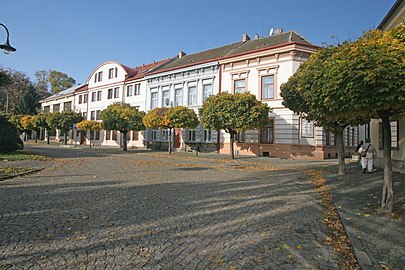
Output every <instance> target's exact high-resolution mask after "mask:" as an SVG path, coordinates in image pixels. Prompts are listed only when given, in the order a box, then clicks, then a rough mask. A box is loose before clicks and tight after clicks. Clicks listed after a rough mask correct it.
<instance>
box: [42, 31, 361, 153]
mask: <svg viewBox="0 0 405 270" xmlns="http://www.w3.org/2000/svg"><path fill="white" fill-rule="evenodd" d="M317 49H318V47H317V46H315V45H313V44H311V43H310V42H309V41H307V40H306V39H305V38H304V37H303V36H301V35H300V34H298V33H296V32H295V31H288V32H285V33H283V32H282V30H279V31H275V34H273V35H271V36H268V37H264V38H259V36H258V35H255V37H254V38H253V39H250V37H249V36H248V35H246V34H244V35H243V36H242V39H241V40H240V41H238V42H235V43H232V44H229V45H225V46H221V47H218V48H214V49H210V50H207V51H203V52H198V53H194V54H190V55H186V54H185V53H183V52H180V53H179V54H178V55H177V56H176V57H173V58H169V59H165V60H162V61H159V62H153V63H150V64H148V65H142V66H139V67H135V68H130V67H128V66H124V65H122V64H119V63H116V62H105V63H102V64H100V65H99V66H98V67H96V68H95V69H94V70H93V72H92V73H91V74H90V75H89V77H88V79H87V81H86V83H85V85H82V86H80V87H77V88H75V89H74V90H73V91H72V90H70V92H69V93H68V94H67V95H68V96H69V97H70V99H71V100H72V109H73V110H75V111H77V112H81V113H83V115H84V116H85V118H86V119H88V120H100V113H101V111H102V110H103V109H105V108H106V107H107V106H108V105H110V104H112V103H113V102H117V101H119V102H124V103H129V104H130V105H132V106H136V107H137V108H138V109H139V110H142V111H145V112H147V111H149V110H151V109H154V108H157V107H170V106H179V105H183V106H188V107H189V108H192V109H193V110H194V111H195V112H196V113H198V109H199V108H200V107H201V106H202V104H203V102H204V100H205V99H206V98H207V97H208V96H210V95H216V94H218V93H220V92H225V91H226V92H232V93H242V92H250V93H252V94H254V95H256V97H257V99H259V100H261V101H262V102H265V103H267V104H268V105H269V106H270V107H271V108H273V110H272V113H271V115H269V118H270V120H271V121H270V124H269V126H267V127H266V128H263V129H260V130H247V131H245V132H241V133H239V134H238V135H237V142H236V148H235V149H236V151H237V154H247V155H257V156H276V157H283V158H295V159H324V158H329V157H335V156H336V146H335V145H334V140H333V136H331V134H329V133H328V132H325V130H323V129H322V128H320V127H316V126H315V125H314V124H313V123H312V122H308V121H307V120H306V119H303V118H301V117H299V116H298V115H295V114H294V113H293V112H292V111H290V110H288V109H287V108H285V107H284V106H283V105H282V98H281V96H280V86H281V84H282V83H284V82H286V81H287V80H288V78H289V77H290V76H292V75H293V74H294V72H295V71H296V70H297V68H298V66H299V65H300V64H301V63H303V62H305V61H306V60H308V58H309V57H310V55H311V54H313V53H314V52H315V51H316V50H317ZM72 97H73V98H72ZM55 100H58V99H55V97H54V96H52V97H50V98H48V99H46V100H43V101H42V102H41V104H42V105H41V106H42V109H43V110H45V109H46V108H49V107H48V106H51V103H50V102H51V101H52V102H53V103H52V106H55V105H54V103H55ZM60 100H62V99H60ZM168 132H169V131H168V130H162V129H159V130H152V129H149V130H146V131H132V132H129V133H128V137H127V139H128V142H129V143H128V147H137V148H139V147H147V148H152V149H167V147H168V138H169V137H170V136H169V134H168ZM172 132H173V134H172V135H173V136H171V137H172V138H173V139H172V140H173V142H172V145H173V147H174V148H175V150H177V151H189V150H190V149H193V148H196V147H197V146H198V147H199V149H200V150H205V151H218V152H219V153H228V152H229V136H227V134H226V133H225V132H223V131H213V130H208V129H205V128H204V126H203V125H202V124H200V126H199V127H197V128H196V129H174V130H173V131H172ZM121 136H122V135H121V134H119V132H118V131H114V130H111V131H110V130H102V131H94V132H92V133H89V132H79V131H77V130H74V132H73V134H72V136H70V140H71V142H72V143H76V144H79V143H80V144H88V143H89V139H90V138H91V139H92V143H94V144H95V145H103V146H121V145H122V138H121ZM357 136H358V130H357V128H348V129H347V130H346V136H345V138H346V146H347V148H346V149H347V151H348V154H350V152H352V151H353V149H354V148H355V146H356V145H357V143H358V138H357Z"/></svg>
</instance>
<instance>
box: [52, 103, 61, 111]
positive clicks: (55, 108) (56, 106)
mask: <svg viewBox="0 0 405 270" xmlns="http://www.w3.org/2000/svg"><path fill="white" fill-rule="evenodd" d="M59 111H60V104H54V105H53V106H52V112H59Z"/></svg>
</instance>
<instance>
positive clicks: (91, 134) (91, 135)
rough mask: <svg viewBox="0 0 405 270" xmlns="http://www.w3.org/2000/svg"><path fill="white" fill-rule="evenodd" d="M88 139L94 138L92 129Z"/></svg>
mask: <svg viewBox="0 0 405 270" xmlns="http://www.w3.org/2000/svg"><path fill="white" fill-rule="evenodd" d="M90 140H94V131H91V130H90Z"/></svg>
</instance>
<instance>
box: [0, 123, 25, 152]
mask: <svg viewBox="0 0 405 270" xmlns="http://www.w3.org/2000/svg"><path fill="white" fill-rule="evenodd" d="M0 127H1V128H0V153H9V152H13V151H16V150H18V149H22V148H23V143H22V142H21V139H20V137H19V136H18V132H17V128H16V127H15V126H14V125H13V124H12V123H10V122H9V121H8V120H7V118H6V117H4V116H3V115H0Z"/></svg>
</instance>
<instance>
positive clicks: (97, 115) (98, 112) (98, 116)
mask: <svg viewBox="0 0 405 270" xmlns="http://www.w3.org/2000/svg"><path fill="white" fill-rule="evenodd" d="M100 113H101V111H100V110H97V111H96V120H100Z"/></svg>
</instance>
